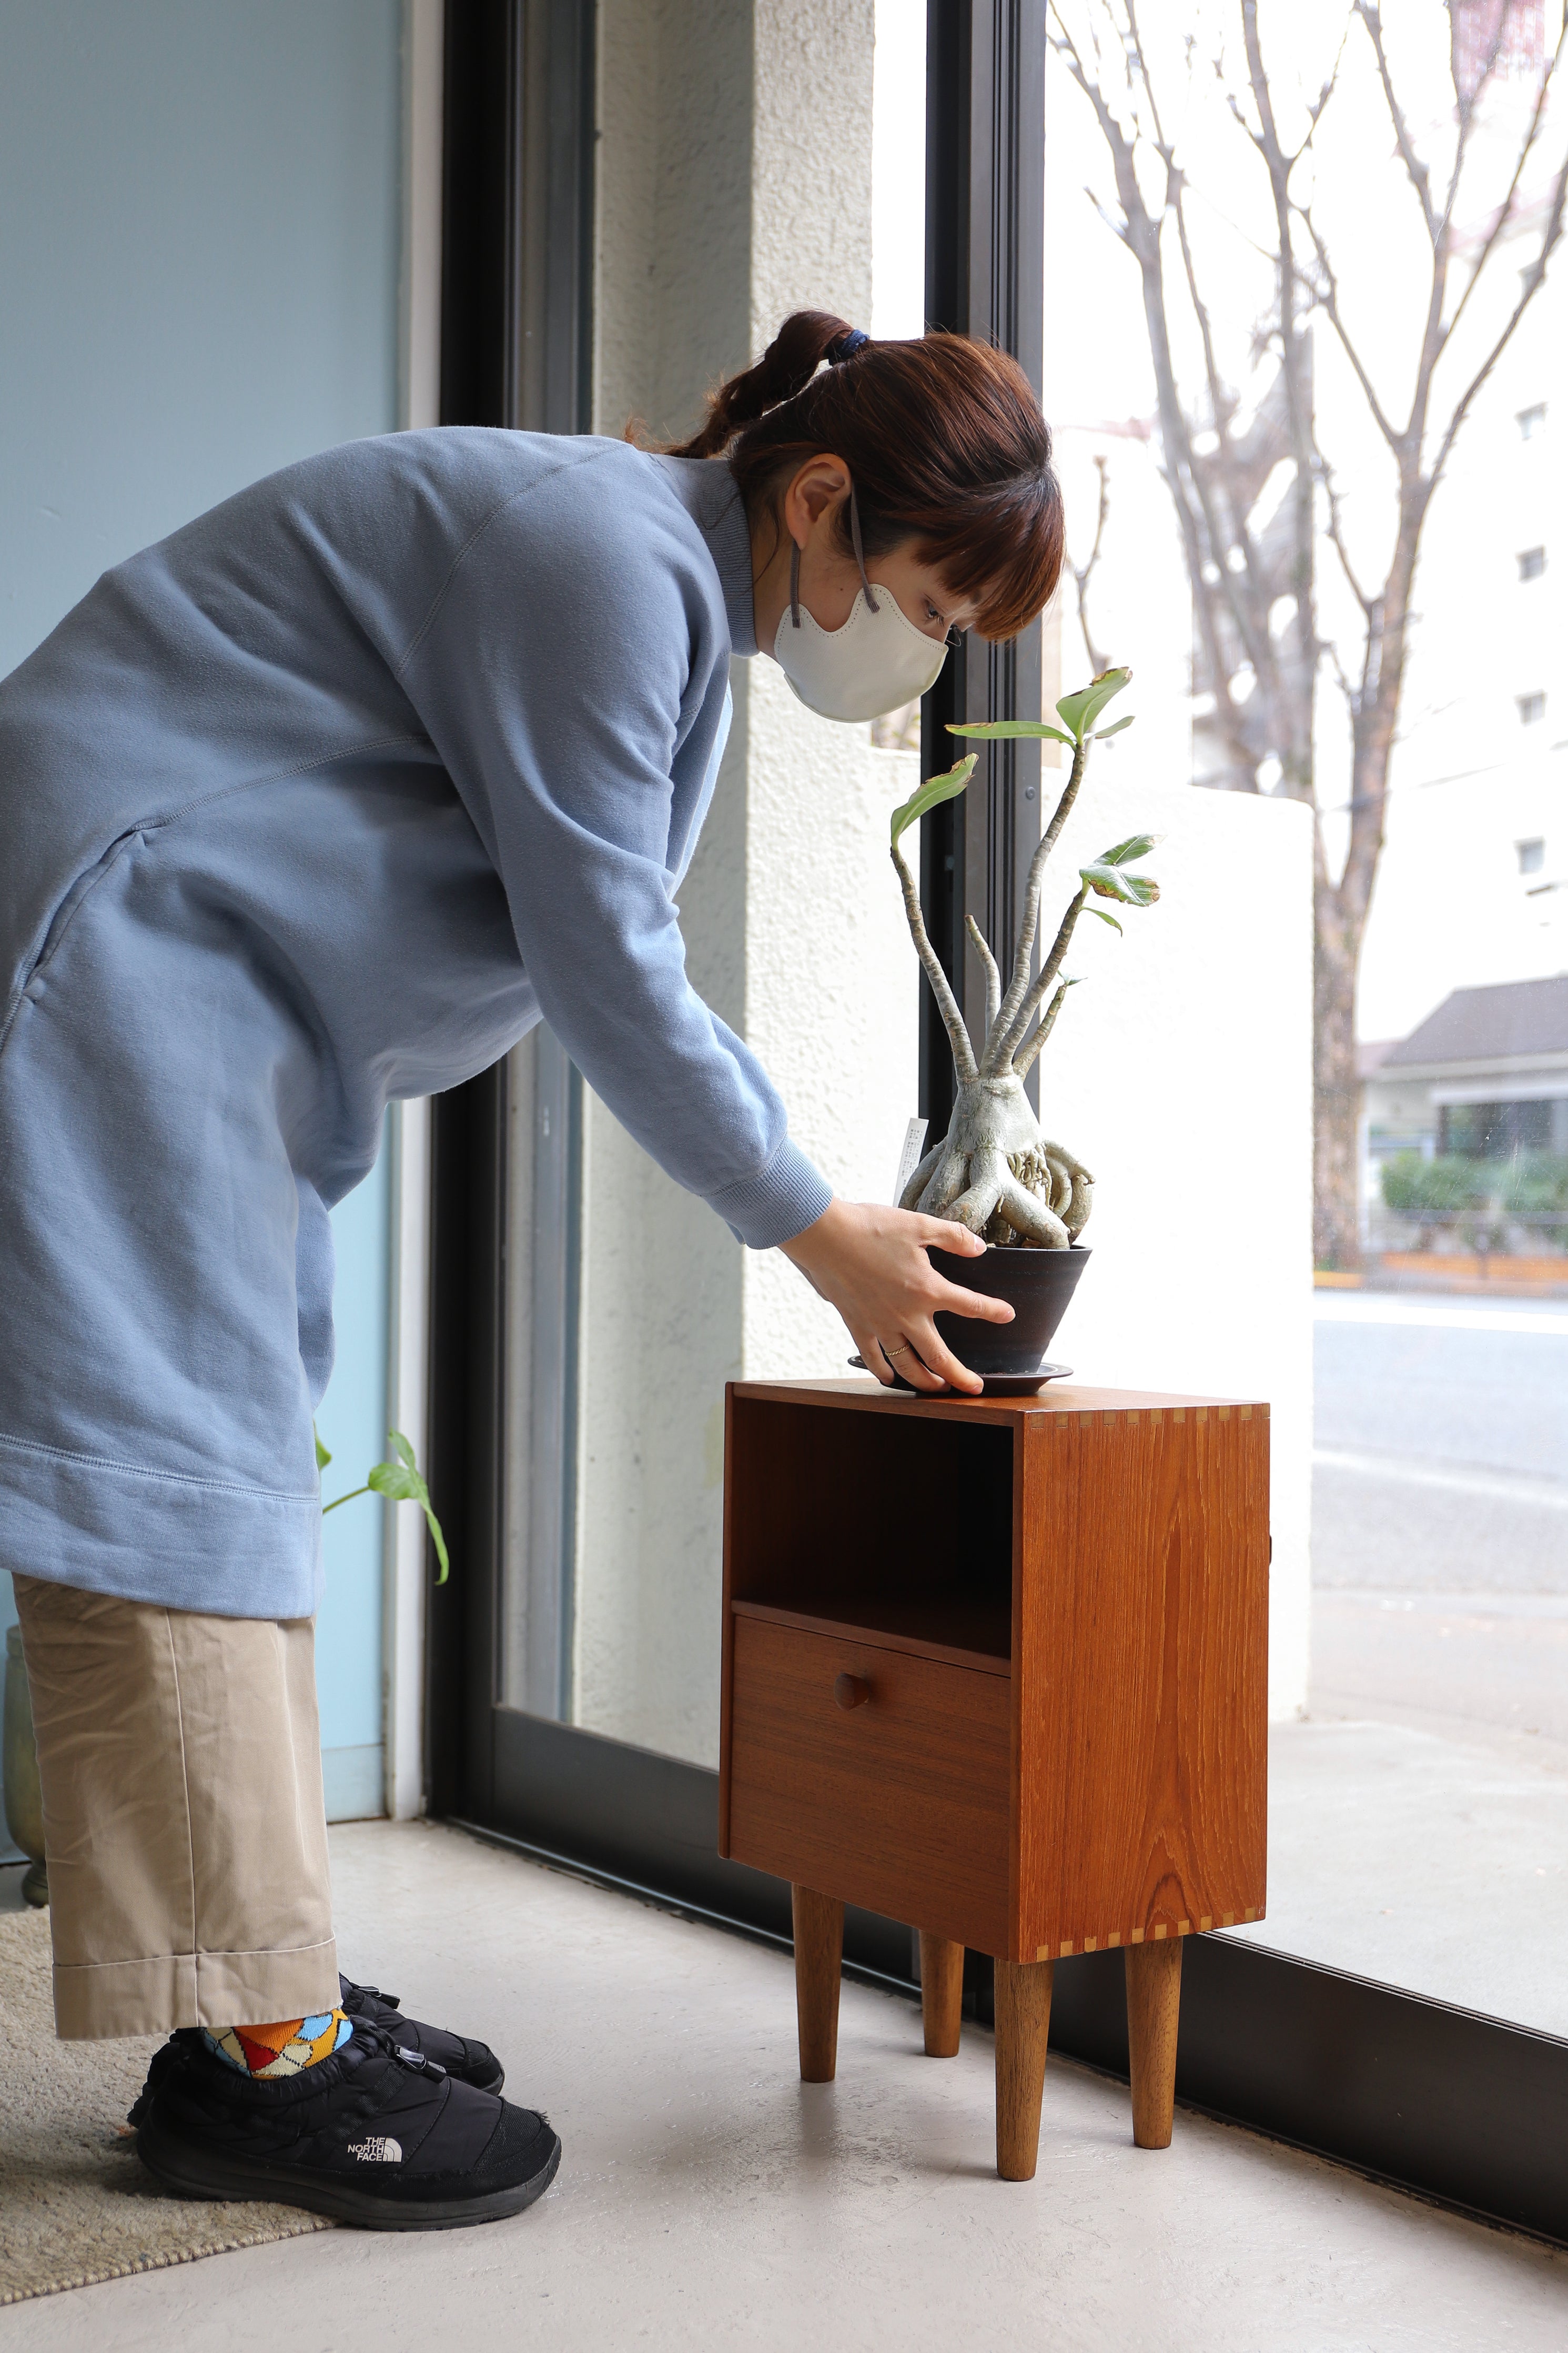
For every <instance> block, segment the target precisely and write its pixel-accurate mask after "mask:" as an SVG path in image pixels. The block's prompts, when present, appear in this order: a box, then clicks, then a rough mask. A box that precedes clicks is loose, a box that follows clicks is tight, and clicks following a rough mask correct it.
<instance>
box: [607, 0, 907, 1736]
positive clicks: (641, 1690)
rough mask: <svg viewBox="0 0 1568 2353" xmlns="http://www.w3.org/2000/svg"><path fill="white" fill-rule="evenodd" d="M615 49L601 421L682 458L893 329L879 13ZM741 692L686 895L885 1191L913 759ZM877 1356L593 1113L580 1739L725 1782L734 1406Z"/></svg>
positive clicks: (776, 1037) (837, 1132)
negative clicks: (878, 187) (775, 372)
mask: <svg viewBox="0 0 1568 2353" xmlns="http://www.w3.org/2000/svg"><path fill="white" fill-rule="evenodd" d="M600 25H601V42H600V54H601V68H600V129H601V132H602V137H601V140H600V142H599V183H598V195H599V207H598V213H599V252H598V257H597V268H596V277H597V317H596V320H595V328H596V335H595V346H596V357H595V373H596V382H595V424H596V426H597V428H598V429H599V430H600V431H602V432H618V431H620V430H621V428H622V427H623V426H624V425H625V423H626V419H627V417H632V416H636V417H640V418H642V419H643V420H644V421H645V423H646V424H647V427H648V428H649V431H650V434H651V435H652V436H653V437H654V438H668V437H670V436H674V435H677V434H679V433H681V432H684V431H687V430H689V429H690V427H691V426H692V425H693V424H694V423H695V421H696V419H697V417H698V416H699V415H700V405H701V396H702V394H703V392H704V390H705V389H706V388H707V386H708V385H710V383H711V382H712V380H713V379H714V378H715V377H716V376H719V375H725V374H729V373H731V372H732V371H733V370H734V369H736V368H738V367H741V366H743V365H744V364H746V362H747V360H748V359H749V358H750V357H752V355H753V354H754V353H756V352H758V351H760V350H761V349H762V348H763V345H764V344H765V343H767V342H768V340H769V339H770V337H771V336H772V334H773V330H774V329H775V327H776V326H777V324H778V322H779V321H780V319H781V318H782V317H783V316H784V314H785V312H786V311H790V310H792V309H795V308H797V307H799V306H800V305H801V304H803V303H810V304H812V305H814V306H817V307H826V308H830V309H834V310H837V311H842V312H843V313H844V314H845V315H846V316H847V317H851V318H854V317H859V316H864V315H866V314H867V313H868V310H869V303H870V163H871V139H870V128H871V61H872V7H871V5H870V0H854V5H843V4H842V0H837V5H826V0H814V5H800V0H766V5H764V0H755V5H752V6H736V5H725V0H712V5H709V6H706V7H692V6H691V5H689V0H681V5H679V6H676V5H653V6H647V5H634V0H605V5H604V6H603V7H602V10H601V17H600ZM807 94H809V103H807V102H806V96H807ZM735 686H736V702H735V721H734V726H733V729H732V732H731V741H730V748H729V752H728V754H727V755H726V759H725V763H724V767H723V770H722V773H721V779H720V785H719V790H718V793H717V796H716V797H715V802H714V807H713V810H712V814H711V815H710V818H709V821H708V825H707V828H706V829H705V831H704V834H703V839H702V842H701V845H700V849H699V850H698V854H697V857H696V859H695V860H694V862H693V864H692V868H691V871H690V873H689V876H688V878H687V881H686V882H685V884H684V885H683V887H682V891H681V921H682V930H683V932H684V933H685V935H686V940H687V945H688V968H689V971H690V974H691V977H692V980H693V982H694V984H695V985H696V987H698V988H699V989H700V992H701V993H702V995H703V996H704V997H706V998H707V1000H708V1002H709V1003H710V1005H712V1006H713V1007H714V1008H715V1010H716V1011H718V1012H719V1013H720V1014H721V1015H722V1017H723V1018H725V1019H726V1020H728V1021H729V1022H731V1024H732V1025H733V1026H734V1027H735V1028H737V1029H741V1030H742V1032H743V1034H745V1035H746V1036H747V1038H748V1039H750V1041H751V1042H752V1044H753V1045H754V1046H755V1047H756V1048H757V1049H758V1050H759V1051H760V1052H761V1054H762V1055H763V1059H764V1060H765V1061H766V1062H767V1063H768V1065H769V1067H770V1068H771V1069H772V1070H773V1073H774V1076H775V1077H776V1079H777V1080H778V1082H779V1084H780V1087H781V1089H782V1091H783V1092H784V1098H785V1100H786V1102H787V1103H789V1105H790V1110H791V1120H792V1124H793V1126H794V1128H795V1133H796V1134H798V1135H799V1136H800V1138H801V1140H802V1142H803V1143H804V1144H805V1147H806V1149H807V1150H808V1151H810V1152H813V1153H814V1154H816V1155H817V1156H818V1158H819V1159H820V1162H821V1165H822V1166H824V1168H825V1169H826V1172H827V1174H828V1175H829V1176H830V1177H831V1179H832V1181H833V1182H834V1183H835V1184H836V1185H838V1186H841V1187H843V1188H844V1189H845V1190H847V1191H849V1192H855V1193H860V1192H868V1191H871V1192H875V1193H877V1194H879V1195H885V1194H886V1193H887V1191H888V1189H889V1186H890V1183H891V1177H892V1172H893V1166H894V1163H895V1161H896V1157H897V1152H898V1144H899V1135H900V1132H901V1126H902V1123H903V1121H904V1120H905V1119H907V1118H908V1117H909V1116H910V1113H912V1111H913V1109H914V1087H915V1007H914V1003H913V992H912V988H911V987H910V977H909V972H908V965H907V949H905V950H902V951H901V952H900V941H899V938H898V934H897V930H896V922H897V914H898V910H897V906H896V902H892V901H890V899H889V884H890V877H889V875H888V872H887V857H886V849H885V846H884V847H882V848H881V849H880V850H879V837H880V840H881V843H882V844H883V845H885V841H886V821H887V815H888V812H889V809H890V808H891V807H892V806H893V801H894V799H895V797H897V796H898V795H899V794H900V792H901V793H905V794H907V793H908V791H909V790H910V785H911V782H912V776H913V765H912V762H910V761H908V760H905V759H900V757H899V756H898V755H896V754H884V753H877V752H874V751H873V750H872V748H871V746H870V743H869V740H868V731H867V730H863V729H854V730H849V729H844V728H835V727H831V726H829V725H828V724H827V723H826V722H825V721H821V720H817V719H814V718H813V717H812V716H811V715H810V714H809V713H808V712H804V711H802V710H801V709H800V707H799V706H798V705H797V704H795V702H794V701H793V699H792V698H791V696H790V695H789V693H788V691H787V689H785V688H784V684H783V681H782V679H779V678H778V677H777V676H776V674H773V672H772V666H771V664H767V663H763V662H756V663H751V664H745V663H739V664H737V666H736V681H735ZM868 1070H869V1071H870V1072H871V1076H870V1078H869V1079H868V1078H867V1076H866V1073H867V1071H868ZM847 1353H848V1344H847V1341H846V1340H845V1338H844V1335H843V1332H842V1328H841V1326H839V1324H838V1323H837V1318H836V1317H835V1316H833V1315H832V1314H831V1313H830V1311H828V1310H827V1309H826V1308H824V1307H823V1305H822V1303H821V1302H820V1301H819V1300H817V1299H816V1295H815V1294H814V1293H812V1292H811V1291H810V1290H809V1289H808V1288H807V1286H806V1285H805V1283H804V1282H802V1281H801V1280H800V1278H799V1276H798V1275H796V1274H795V1271H794V1270H793V1269H792V1268H791V1267H790V1266H789V1265H788V1264H787V1262H786V1261H784V1260H783V1259H781V1258H779V1257H778V1255H777V1254H776V1253H769V1254H768V1255H767V1256H766V1257H765V1258H757V1257H756V1256H754V1255H752V1254H751V1253H742V1252H741V1251H740V1250H738V1249H737V1248H736V1246H735V1244H734V1242H733V1241H732V1240H731V1237H730V1235H729V1233H728V1231H727V1230H726V1229H725V1228H724V1227H723V1226H721V1224H720V1222H719V1221H718V1219H716V1218H714V1217H713V1215H712V1213H711V1212H710V1210H708V1209H706V1208H702V1207H701V1205H700V1203H697V1202H695V1201H693V1200H691V1199H690V1198H689V1197H687V1196H686V1195H684V1194H682V1193H681V1192H680V1191H679V1189H678V1187H675V1186H673V1185H672V1184H670V1182H669V1181H668V1178H667V1177H665V1176H662V1175H661V1174H660V1172H659V1171H658V1169H657V1168H655V1167H654V1166H652V1165H651V1164H650V1163H649V1162H648V1161H647V1159H646V1158H645V1157H644V1156H643V1155H642V1154H641V1153H640V1152H638V1151H637V1147H636V1146H635V1145H632V1144H631V1143H630V1142H629V1140H628V1139H627V1138H626V1135H625V1134H623V1133H622V1132H621V1130H620V1129H619V1128H618V1127H617V1126H616V1124H615V1122H614V1121H613V1120H612V1119H610V1118H609V1116H608V1115H607V1114H606V1113H605V1111H604V1109H603V1107H602V1106H601V1105H599V1104H598V1103H595V1102H593V1101H592V1100H591V1099H590V1101H589V1103H588V1105H587V1111H586V1129H585V1137H584V1261H583V1306H582V1351H581V1356H582V1374H581V1391H580V1414H581V1430H582V1450H581V1463H580V1486H579V1499H578V1556H577V1599H576V1678H577V1720H578V1722H580V1723H582V1724H584V1725H588V1726H590V1727H591V1728H592V1729H594V1730H596V1731H601V1732H607V1733H613V1734H615V1735H616V1736H617V1737H619V1738H622V1739H626V1740H634V1741H638V1742H641V1743H644V1744H645V1745H647V1746H651V1747H656V1748H660V1749H664V1750H667V1751H668V1752H670V1753H672V1754H674V1755H677V1756H683V1757H695V1758H699V1759H700V1760H702V1761H703V1762H711V1761H713V1759H714V1758H715V1757H716V1756H717V1749H718V1623H719V1581H720V1566H721V1504H722V1496H721V1474H722V1467H723V1456H722V1436H723V1385H724V1382H725V1381H726V1380H727V1379H731V1378H734V1377H738V1376H739V1375H740V1374H741V1373H742V1371H755V1370H760V1369H763V1368H764V1367H766V1368H769V1369H785V1368H787V1369H792V1370H795V1371H800V1370H806V1371H814V1370H825V1371H829V1370H835V1369H841V1368H842V1366H843V1363H844V1359H845V1357H846V1356H847Z"/></svg>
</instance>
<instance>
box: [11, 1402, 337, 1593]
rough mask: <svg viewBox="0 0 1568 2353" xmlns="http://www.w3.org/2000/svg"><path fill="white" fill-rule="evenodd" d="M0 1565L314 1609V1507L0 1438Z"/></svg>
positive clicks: (47, 1578) (115, 1587)
mask: <svg viewBox="0 0 1568 2353" xmlns="http://www.w3.org/2000/svg"><path fill="white" fill-rule="evenodd" d="M0 1494H3V1496H4V1500H5V1532H4V1535H3V1537H0V1566H3V1567H6V1568H9V1569H14V1570H16V1572H18V1573H19V1574H20V1575H22V1576H24V1577H40V1578H42V1579H43V1581H44V1582H45V1583H46V1584H52V1585H72V1586H77V1587H79V1588H80V1589H81V1590H82V1591H83V1592H86V1593H107V1594H112V1595H114V1596H115V1597H116V1598H117V1599H120V1600H122V1601H149V1602H155V1603H157V1604H159V1605H160V1606H161V1607H162V1608H163V1609H194V1610H201V1611H204V1612H205V1613H206V1614H208V1615H209V1616H212V1617H216V1618H312V1617H314V1616H315V1614H316V1611H317V1609H319V1608H320V1606H321V1590H322V1575H321V1504H320V1501H319V1499H318V1498H317V1497H316V1496H314V1495H298V1494H295V1495H289V1494H274V1493H268V1491H267V1490H265V1489H263V1488H256V1487H241V1486H238V1485H228V1486H226V1485H223V1484H220V1483H219V1482H216V1481H213V1482H207V1481H204V1480H200V1479H193V1478H188V1477H174V1476H172V1475H170V1474H167V1473H159V1472H143V1471H136V1470H133V1469H132V1468H131V1467H130V1466H129V1465H127V1464H123V1463H120V1462H115V1461H105V1460H102V1459H100V1458H95V1457H92V1456H89V1455H80V1454H68V1453H67V1452H65V1451H64V1450H63V1449H61V1448H58V1447H52V1446H45V1445H36V1444H31V1443H28V1442H27V1441H25V1440H16V1439H14V1438H13V1439H7V1440H3V1441H0Z"/></svg>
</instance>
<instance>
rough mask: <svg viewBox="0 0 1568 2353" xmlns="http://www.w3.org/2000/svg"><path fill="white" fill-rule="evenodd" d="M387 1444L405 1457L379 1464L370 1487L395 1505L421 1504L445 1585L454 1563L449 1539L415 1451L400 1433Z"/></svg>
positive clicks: (391, 1433)
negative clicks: (431, 1497) (450, 1559)
mask: <svg viewBox="0 0 1568 2353" xmlns="http://www.w3.org/2000/svg"><path fill="white" fill-rule="evenodd" d="M386 1436H387V1442H388V1443H389V1444H390V1445H391V1446H392V1448H393V1449H394V1451H395V1452H396V1453H397V1454H398V1455H400V1456H401V1458H402V1459H401V1461H396V1462H378V1463H377V1464H376V1466H375V1468H374V1471H373V1472H371V1474H370V1482H369V1483H370V1485H371V1487H372V1488H373V1489H374V1492H375V1493H376V1494H378V1495H385V1496H387V1497H388V1498H389V1500H390V1501H391V1502H393V1503H395V1504H418V1506H419V1508H420V1510H421V1511H422V1512H423V1513H424V1514H425V1525H426V1527H427V1528H428V1529H429V1531H430V1541H431V1543H432V1544H433V1545H434V1546H435V1547H436V1557H437V1560H438V1561H439V1562H440V1564H441V1574H440V1576H439V1577H437V1579H436V1582H437V1585H445V1584H446V1582H447V1574H448V1572H449V1570H450V1568H451V1562H450V1561H449V1560H448V1558H447V1539H446V1537H445V1536H444V1535H442V1533H441V1523H440V1521H439V1520H438V1519H437V1517H436V1514H435V1513H434V1512H433V1511H432V1510H431V1508H430V1490H429V1488H428V1487H427V1486H426V1484H425V1482H424V1480H423V1479H422V1478H421V1476H420V1474H419V1464H418V1461H417V1460H416V1456H415V1452H414V1449H413V1447H412V1446H411V1445H410V1444H409V1442H408V1440H407V1439H406V1438H405V1436H404V1435H403V1432H402V1431H401V1430H388V1431H387V1433H386Z"/></svg>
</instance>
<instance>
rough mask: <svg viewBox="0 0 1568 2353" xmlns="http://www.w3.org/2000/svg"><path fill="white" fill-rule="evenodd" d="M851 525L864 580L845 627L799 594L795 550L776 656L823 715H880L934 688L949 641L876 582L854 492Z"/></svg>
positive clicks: (793, 687) (801, 697)
mask: <svg viewBox="0 0 1568 2353" xmlns="http://www.w3.org/2000/svg"><path fill="white" fill-rule="evenodd" d="M849 530H850V535H851V537H852V538H853V540H854V543H855V561H856V564H857V565H858V567H859V572H860V586H859V589H858V592H857V594H856V597H855V602H854V604H853V605H852V606H851V607H850V608H849V618H848V619H847V621H846V622H845V624H844V626H843V628H839V629H825V628H823V627H822V625H821V623H820V622H819V621H814V620H813V619H812V617H811V615H810V614H809V613H808V612H806V611H805V608H804V607H803V606H802V604H801V601H800V549H799V548H798V546H796V547H793V548H792V549H791V550H790V564H789V610H788V611H787V612H786V613H785V614H784V618H783V619H782V620H781V621H780V623H779V626H778V634H777V636H776V637H775V638H774V639H773V659H774V660H775V661H776V662H777V664H778V666H779V668H780V669H781V670H783V672H784V676H785V678H787V679H788V681H789V682H790V687H791V690H792V691H793V692H794V693H795V695H796V696H797V697H798V699H799V700H800V701H801V702H804V703H805V707H806V709H807V710H808V711H816V712H820V714H821V716H822V717H823V718H824V719H846V720H853V719H880V718H881V716H882V714H883V712H888V711H898V710H901V708H902V707H903V705H904V704H905V703H906V702H916V701H917V700H918V699H919V697H920V696H921V695H922V694H929V693H930V691H931V688H932V687H933V686H934V685H935V684H936V681H937V679H938V677H939V676H940V674H941V671H942V664H943V662H944V661H945V660H946V659H947V642H946V639H945V638H928V637H927V635H926V633H925V631H924V630H923V629H917V628H916V627H915V625H914V623H913V622H912V621H910V620H908V619H906V617H905V616H904V614H903V613H902V612H901V611H900V607H899V600H898V598H897V597H896V596H894V595H893V593H892V591H891V589H890V588H886V587H880V588H877V589H873V588H872V586H871V584H870V582H869V581H868V579H867V577H866V564H865V558H864V556H863V555H862V554H861V549H860V516H859V512H858V509H857V507H856V504H855V493H854V491H850V493H849Z"/></svg>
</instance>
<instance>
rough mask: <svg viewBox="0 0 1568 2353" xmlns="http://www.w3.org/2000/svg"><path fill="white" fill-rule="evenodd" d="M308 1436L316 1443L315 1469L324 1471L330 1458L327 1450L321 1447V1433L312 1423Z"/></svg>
mask: <svg viewBox="0 0 1568 2353" xmlns="http://www.w3.org/2000/svg"><path fill="white" fill-rule="evenodd" d="M310 1435H311V1437H312V1438H313V1439H314V1440H315V1441H316V1468H317V1470H318V1471H324V1470H325V1469H326V1467H327V1465H328V1463H329V1462H330V1461H331V1459H332V1458H331V1453H330V1452H329V1451H328V1450H327V1448H326V1447H324V1446H323V1445H322V1443H321V1432H320V1430H318V1429H317V1428H316V1425H315V1423H314V1422H312V1423H311V1424H310Z"/></svg>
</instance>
